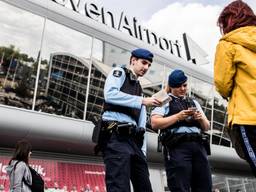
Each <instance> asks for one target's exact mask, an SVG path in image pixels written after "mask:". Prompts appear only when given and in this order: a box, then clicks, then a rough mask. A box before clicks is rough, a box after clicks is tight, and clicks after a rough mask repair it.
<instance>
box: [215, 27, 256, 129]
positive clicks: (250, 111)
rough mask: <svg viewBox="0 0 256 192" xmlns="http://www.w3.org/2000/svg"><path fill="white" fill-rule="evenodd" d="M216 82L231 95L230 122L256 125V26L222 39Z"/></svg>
mask: <svg viewBox="0 0 256 192" xmlns="http://www.w3.org/2000/svg"><path fill="white" fill-rule="evenodd" d="M214 83H215V86H216V90H217V91H218V92H219V93H220V94H221V95H222V96H223V97H224V98H228V101H229V102H228V123H229V125H234V124H238V125H256V26H248V27H241V28H238V29H236V30H234V31H231V32H229V33H227V34H226V35H224V36H223V37H222V38H221V39H220V41H219V43H218V45H217V50H216V55H215V64H214Z"/></svg>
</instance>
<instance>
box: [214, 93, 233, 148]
mask: <svg viewBox="0 0 256 192" xmlns="http://www.w3.org/2000/svg"><path fill="white" fill-rule="evenodd" d="M226 107H227V101H225V100H224V99H223V98H222V97H221V96H220V95H219V93H217V92H216V91H215V92H214V110H213V128H214V129H213V143H214V144H217V145H224V146H230V145H231V142H230V139H229V136H228V135H227V132H226V130H225V126H226V125H227V111H226Z"/></svg>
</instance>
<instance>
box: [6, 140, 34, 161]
mask: <svg viewBox="0 0 256 192" xmlns="http://www.w3.org/2000/svg"><path fill="white" fill-rule="evenodd" d="M31 150H32V146H31V144H30V142H29V141H27V140H25V139H22V140H20V141H18V142H17V143H16V147H15V151H14V154H13V156H12V158H11V160H10V162H9V164H10V163H11V161H12V160H18V161H24V162H25V163H26V164H28V154H29V152H31Z"/></svg>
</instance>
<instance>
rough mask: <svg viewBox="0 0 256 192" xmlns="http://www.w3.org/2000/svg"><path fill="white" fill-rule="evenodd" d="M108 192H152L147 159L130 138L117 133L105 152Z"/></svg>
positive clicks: (113, 134)
mask: <svg viewBox="0 0 256 192" xmlns="http://www.w3.org/2000/svg"><path fill="white" fill-rule="evenodd" d="M103 158H104V163H105V169H106V176H105V180H106V186H107V192H130V179H131V182H132V185H133V191H134V192H152V188H151V184H150V180H149V172H148V166H147V162H146V157H145V155H144V154H143V152H142V151H141V149H139V148H138V146H137V145H136V143H135V142H134V141H133V139H132V138H131V137H129V136H121V135H118V134H117V133H116V132H113V133H112V136H111V138H110V140H109V142H108V143H107V146H106V147H105V149H104V151H103Z"/></svg>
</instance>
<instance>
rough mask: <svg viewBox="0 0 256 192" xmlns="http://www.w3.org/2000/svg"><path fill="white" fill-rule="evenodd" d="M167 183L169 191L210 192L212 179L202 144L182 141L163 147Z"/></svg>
mask: <svg viewBox="0 0 256 192" xmlns="http://www.w3.org/2000/svg"><path fill="white" fill-rule="evenodd" d="M164 159H165V168H166V174H167V183H168V187H169V189H170V191H171V192H190V190H191V192H211V191H212V187H211V186H212V179H211V172H210V166H209V162H208V159H207V154H206V150H205V148H204V146H203V145H202V144H201V143H200V142H197V141H187V142H186V141H184V142H181V143H179V144H177V145H176V146H175V147H173V148H169V147H164Z"/></svg>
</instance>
